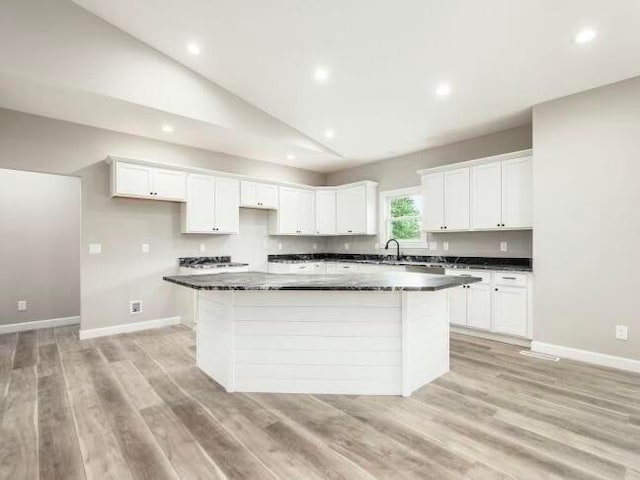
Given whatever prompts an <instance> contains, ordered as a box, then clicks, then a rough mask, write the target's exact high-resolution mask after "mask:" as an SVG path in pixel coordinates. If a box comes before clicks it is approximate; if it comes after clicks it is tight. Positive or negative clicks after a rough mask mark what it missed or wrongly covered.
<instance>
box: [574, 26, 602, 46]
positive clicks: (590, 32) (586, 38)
mask: <svg viewBox="0 0 640 480" xmlns="http://www.w3.org/2000/svg"><path fill="white" fill-rule="evenodd" d="M596 35H597V32H596V31H595V30H594V29H593V28H589V27H586V28H583V29H582V30H580V31H579V32H578V33H577V34H576V37H575V40H576V43H589V42H590V41H591V40H593V39H594V38H596Z"/></svg>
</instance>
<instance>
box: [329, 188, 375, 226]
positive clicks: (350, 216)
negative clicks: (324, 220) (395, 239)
mask: <svg viewBox="0 0 640 480" xmlns="http://www.w3.org/2000/svg"><path fill="white" fill-rule="evenodd" d="M376 190H377V189H376V187H375V186H374V185H373V184H371V183H365V184H362V185H356V186H344V187H339V188H338V189H337V193H336V233H337V234H338V235H375V234H376V233H377V232H376V225H377V222H376V218H377V210H376Z"/></svg>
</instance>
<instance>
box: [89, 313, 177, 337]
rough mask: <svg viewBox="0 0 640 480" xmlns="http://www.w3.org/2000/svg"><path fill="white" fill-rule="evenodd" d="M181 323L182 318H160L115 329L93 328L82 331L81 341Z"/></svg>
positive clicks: (119, 326) (118, 326) (127, 324)
mask: <svg viewBox="0 0 640 480" xmlns="http://www.w3.org/2000/svg"><path fill="white" fill-rule="evenodd" d="M178 323H180V317H168V318H158V319H156V320H146V321H144V322H135V323H125V324H124V325H114V326H113V327H103V328H92V329H90V330H82V329H80V340H87V339H88V338H96V337H106V336H108V335H117V334H119V333H130V332H139V331H140V330H149V329H151V328H162V327H169V326H171V325H177V324H178Z"/></svg>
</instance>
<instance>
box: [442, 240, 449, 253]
mask: <svg viewBox="0 0 640 480" xmlns="http://www.w3.org/2000/svg"><path fill="white" fill-rule="evenodd" d="M442 249H443V250H445V251H447V250H449V242H442Z"/></svg>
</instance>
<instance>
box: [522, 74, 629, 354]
mask: <svg viewBox="0 0 640 480" xmlns="http://www.w3.org/2000/svg"><path fill="white" fill-rule="evenodd" d="M533 139H534V142H533V147H534V162H533V173H534V218H535V227H536V229H535V232H534V237H533V246H534V256H535V276H536V291H535V296H534V313H535V329H534V339H535V340H537V341H541V342H546V343H552V344H557V345H563V346H568V347H574V348H578V349H584V350H590V351H595V352H601V353H605V354H611V355H619V356H624V357H629V358H634V359H640V302H638V280H637V274H638V266H640V248H639V245H640V215H638V206H639V205H640V188H639V181H638V179H639V178H640V161H639V160H640V157H639V156H640V153H639V152H640V78H635V79H631V80H627V81H625V82H621V83H617V84H614V85H610V86H606V87H602V88H598V89H595V90H591V91H587V92H584V93H580V94H577V95H573V96H570V97H565V98H562V99H560V100H556V101H553V102H549V103H545V104H542V105H540V106H537V107H535V108H534V111H533ZM615 325H628V327H629V340H628V341H626V342H624V341H620V340H616V339H615V335H614V328H615Z"/></svg>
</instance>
